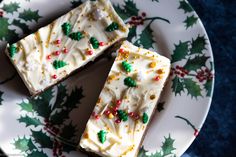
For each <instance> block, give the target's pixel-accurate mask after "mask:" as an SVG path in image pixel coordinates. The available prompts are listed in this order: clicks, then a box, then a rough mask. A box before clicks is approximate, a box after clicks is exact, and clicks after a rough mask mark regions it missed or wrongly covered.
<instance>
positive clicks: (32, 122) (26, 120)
mask: <svg viewBox="0 0 236 157" xmlns="http://www.w3.org/2000/svg"><path fill="white" fill-rule="evenodd" d="M18 121H19V122H20V123H25V124H26V127H28V126H31V125H32V126H34V127H37V126H39V125H42V123H41V122H40V120H39V119H38V118H32V117H29V116H28V115H26V116H24V117H20V118H19V119H18Z"/></svg>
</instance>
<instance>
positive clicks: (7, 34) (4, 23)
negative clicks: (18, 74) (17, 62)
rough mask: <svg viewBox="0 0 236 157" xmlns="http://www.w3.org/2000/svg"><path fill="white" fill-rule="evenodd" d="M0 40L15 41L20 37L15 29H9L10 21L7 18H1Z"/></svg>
mask: <svg viewBox="0 0 236 157" xmlns="http://www.w3.org/2000/svg"><path fill="white" fill-rule="evenodd" d="M0 26H1V29H0V40H5V41H8V42H13V41H15V40H17V39H18V35H17V33H16V32H15V30H11V29H9V23H8V19H7V18H4V17H2V18H0Z"/></svg>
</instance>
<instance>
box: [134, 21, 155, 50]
mask: <svg viewBox="0 0 236 157" xmlns="http://www.w3.org/2000/svg"><path fill="white" fill-rule="evenodd" d="M150 25H151V22H150V23H149V24H148V25H147V26H146V27H145V29H144V30H143V31H142V33H141V34H140V37H139V39H138V40H136V41H135V43H134V45H136V46H140V45H142V46H143V47H144V48H146V49H149V48H153V46H152V44H153V43H154V42H155V41H154V40H153V39H152V32H153V31H152V29H151V28H150Z"/></svg>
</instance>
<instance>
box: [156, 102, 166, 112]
mask: <svg viewBox="0 0 236 157" xmlns="http://www.w3.org/2000/svg"><path fill="white" fill-rule="evenodd" d="M164 105H165V102H164V101H163V102H159V103H158V104H157V110H158V111H159V112H161V111H162V110H164Z"/></svg>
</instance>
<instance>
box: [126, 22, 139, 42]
mask: <svg viewBox="0 0 236 157" xmlns="http://www.w3.org/2000/svg"><path fill="white" fill-rule="evenodd" d="M136 29H137V26H133V27H131V28H130V29H129V34H128V37H127V40H128V41H130V42H131V41H132V39H133V37H136V36H137V33H136Z"/></svg>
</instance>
